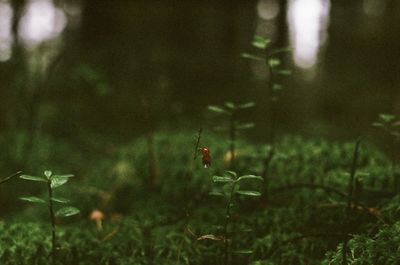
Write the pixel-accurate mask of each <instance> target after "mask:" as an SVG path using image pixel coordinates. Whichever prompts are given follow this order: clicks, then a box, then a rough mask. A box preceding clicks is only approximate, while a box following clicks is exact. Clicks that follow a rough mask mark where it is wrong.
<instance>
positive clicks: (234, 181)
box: [210, 171, 263, 265]
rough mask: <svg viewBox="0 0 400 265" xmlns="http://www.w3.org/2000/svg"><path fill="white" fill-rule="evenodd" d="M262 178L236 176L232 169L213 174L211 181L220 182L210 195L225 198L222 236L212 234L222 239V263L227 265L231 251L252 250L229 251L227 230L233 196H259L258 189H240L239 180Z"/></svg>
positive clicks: (233, 200)
mask: <svg viewBox="0 0 400 265" xmlns="http://www.w3.org/2000/svg"><path fill="white" fill-rule="evenodd" d="M262 180H263V178H262V177H260V176H255V175H244V176H240V177H238V175H237V174H236V172H233V171H226V174H225V175H223V176H214V177H213V182H214V183H216V184H222V187H221V185H219V186H218V187H217V188H220V189H219V190H218V189H216V190H214V191H213V192H211V193H210V195H216V196H223V197H225V199H226V204H225V222H224V224H223V234H222V236H214V237H215V238H220V239H222V240H223V241H224V250H223V261H224V262H223V264H224V265H228V264H229V256H230V255H231V253H237V254H251V253H252V250H249V249H241V250H235V251H231V250H230V247H229V245H230V243H232V242H231V233H230V230H229V226H230V223H231V210H232V207H233V206H234V203H235V198H236V196H238V195H242V196H248V197H259V196H261V193H260V192H259V191H255V190H242V189H241V188H240V184H241V182H244V181H262Z"/></svg>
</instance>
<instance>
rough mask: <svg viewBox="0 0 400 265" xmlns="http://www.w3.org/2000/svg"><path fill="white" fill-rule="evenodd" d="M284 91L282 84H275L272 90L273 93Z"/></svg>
mask: <svg viewBox="0 0 400 265" xmlns="http://www.w3.org/2000/svg"><path fill="white" fill-rule="evenodd" d="M282 89H283V86H282V85H281V84H273V86H272V90H273V91H280V90H282Z"/></svg>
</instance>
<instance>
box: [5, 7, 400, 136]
mask: <svg viewBox="0 0 400 265" xmlns="http://www.w3.org/2000/svg"><path fill="white" fill-rule="evenodd" d="M39 2H40V3H45V4H44V5H42V6H41V7H39V8H38V7H37V6H36V9H37V10H36V11H37V12H38V13H39V14H42V16H43V17H46V14H48V13H49V12H50V13H51V12H54V10H56V9H55V8H57V10H58V11H57V12H58V13H56V14H58V18H57V15H56V16H55V20H49V21H50V22H47V24H50V25H53V26H54V25H56V24H57V23H58V24H59V21H60V18H59V16H64V17H65V25H64V27H61V28H62V29H63V30H60V29H59V30H58V31H59V34H58V33H57V32H56V33H54V32H53V35H52V36H50V37H47V39H46V40H39V41H37V42H36V43H33V44H32V43H30V41H29V40H26V39H27V37H26V36H24V34H25V35H26V32H25V31H24V30H23V20H24V16H27V14H28V13H29V9H30V8H32V3H39ZM0 3H1V8H3V11H4V10H5V9H7V8H11V10H12V12H13V17H12V19H9V20H7V17H6V16H4V15H2V20H1V21H0V26H1V28H2V31H3V32H4V31H7V28H10V34H9V35H8V37H6V38H5V37H3V38H2V39H0V41H1V43H2V47H6V48H3V54H2V55H1V53H0V58H2V61H1V62H0V111H1V115H0V133H1V132H3V133H4V132H7V131H14V130H26V131H27V132H29V133H30V134H40V133H48V134H51V135H54V136H56V137H61V138H66V139H73V138H74V137H76V136H77V135H79V134H81V133H89V134H96V135H102V136H104V137H106V138H109V139H110V141H113V140H115V141H122V142H124V141H129V140H131V139H132V138H134V137H135V136H138V135H141V134H142V133H143V132H145V131H146V130H147V129H148V128H149V126H151V127H154V128H156V130H158V129H160V128H176V127H179V128H190V129H192V128H198V127H199V126H201V125H203V124H205V123H206V122H205V118H204V117H205V116H204V114H205V108H206V106H207V105H209V104H221V103H223V102H225V101H235V102H244V101H255V102H256V103H257V108H256V109H255V110H254V111H251V112H249V113H248V114H247V115H248V117H244V118H245V119H247V120H249V119H252V120H254V121H255V122H256V124H257V127H256V128H257V129H256V130H253V131H252V132H250V133H249V134H248V136H249V137H250V138H252V139H254V140H264V139H265V130H266V128H267V127H268V122H267V121H266V120H265V117H266V115H265V113H266V111H267V109H268V108H267V102H268V99H267V97H266V96H265V91H266V88H265V81H266V79H267V76H266V75H265V72H266V71H265V70H266V69H264V66H263V65H262V63H261V64H258V63H254V62H251V61H248V60H246V59H243V58H241V57H240V54H241V53H242V52H253V48H252V47H251V41H252V39H253V36H254V35H256V34H257V35H261V36H264V37H268V38H270V39H271V40H272V46H273V47H284V46H290V47H292V48H293V49H294V51H293V53H292V54H289V55H287V56H286V57H284V58H283V59H284V60H285V62H284V64H285V65H286V66H287V67H289V68H291V69H292V71H293V75H292V76H291V77H289V78H286V79H285V80H284V81H283V82H284V83H285V85H286V90H285V92H284V93H283V94H282V98H281V103H280V104H279V107H278V119H279V124H278V130H279V131H280V132H281V133H285V134H303V135H307V136H315V135H318V136H323V137H328V138H334V139H349V138H352V137H355V136H357V135H359V134H364V133H366V132H369V131H372V132H373V129H372V128H371V127H370V124H371V122H372V121H374V120H376V117H377V114H378V113H383V112H390V113H395V114H396V113H398V112H399V111H400V110H399V103H398V102H399V95H400V94H399V88H400V74H399V73H400V48H399V47H400V46H399V42H400V2H399V1H396V0H354V1H341V0H335V1H328V0H310V1H308V0H293V1H274V0H260V1H253V0H246V1H237V0H235V1H231V0H230V1H222V0H218V1H194V0H188V1H149V0H146V1H122V0H114V1H98V0H86V1H84V0H82V1H54V2H52V1H51V0H36V1H35V0H31V1H27V0H18V1H4V0H3V1H1V2H0ZM296 5H297V7H298V8H300V9H299V10H302V12H299V13H298V14H297V20H296V21H297V22H296V23H297V24H296V25H298V26H297V28H296V27H295V23H294V22H293V21H292V20H291V16H290V15H288V12H290V11H289V10H290V9H291V8H292V9H293V8H294V6H296ZM43 6H47V7H48V6H50V7H51V8H53V9H51V8H50V9H46V8H43ZM321 8H322V9H321ZM0 10H1V9H0ZM38 10H39V11H38ZM49 10H50V11H49ZM277 10H278V11H279V12H278V11H277ZM304 10H305V11H304ZM323 10H325V13H324V11H323ZM1 14H5V13H4V12H3V13H1ZM60 14H61V15H60ZM62 14H63V15H62ZM295 16H296V15H295ZM39 17H41V16H40V15H39ZM265 18H268V19H265ZM7 21H8V22H7ZM28 21H29V20H28ZM30 21H31V22H28V24H29V23H30V24H31V25H32V23H33V22H32V21H33V20H30ZM51 21H53V22H51ZM57 21H58V22H57ZM45 24H46V23H45ZM58 24H57V25H58ZM28 28H29V27H28ZM53 30H54V29H53ZM295 30H297V33H298V34H297V36H298V38H300V42H301V40H302V39H304V38H305V39H306V40H307V38H308V39H309V37H310V36H317V37H316V38H314V41H311V42H310V41H309V42H308V44H307V43H306V44H307V45H308V46H310V45H311V47H314V48H312V50H313V52H314V53H315V54H316V58H315V62H314V64H313V65H312V66H311V67H308V68H304V67H301V65H300V66H299V65H296V63H295V60H294V56H295V54H296V50H297V51H299V50H302V49H304V48H305V47H306V48H307V45H305V46H304V44H303V46H302V45H301V44H300V45H299V44H296V42H295V41H294V39H293V37H292V36H293V35H292V34H293V32H294V31H295ZM0 32H1V31H0ZM24 32H25V33H24ZM3 35H4V34H3ZM5 35H7V34H5ZM0 36H2V35H1V34H0ZM5 39H7V40H8V42H11V44H10V43H9V44H8V46H7V44H5V43H6V41H5ZM39 39H40V38H39ZM311 40H313V39H312V38H311ZM7 49H8V50H7ZM4 50H6V51H5V52H4ZM0 51H1V49H0ZM7 53H9V55H8V56H7ZM309 66H310V65H309ZM142 99H145V101H146V102H147V104H148V105H149V107H143V104H142V101H143V100H142ZM146 112H148V113H149V115H150V121H151V122H150V124H151V125H148V120H147V121H146V119H145V118H144V117H145V116H146V115H145V113H146Z"/></svg>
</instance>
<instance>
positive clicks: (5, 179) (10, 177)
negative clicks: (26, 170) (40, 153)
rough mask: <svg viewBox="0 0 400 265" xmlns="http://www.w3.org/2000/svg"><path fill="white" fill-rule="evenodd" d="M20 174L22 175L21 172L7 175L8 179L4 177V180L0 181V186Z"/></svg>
mask: <svg viewBox="0 0 400 265" xmlns="http://www.w3.org/2000/svg"><path fill="white" fill-rule="evenodd" d="M21 174H22V171H18V172H15V173H13V174H11V175H9V176H8V177H6V178H4V179H1V180H0V184H3V183H5V182H7V181H9V180H11V179H12V178H14V177H16V176H18V175H21Z"/></svg>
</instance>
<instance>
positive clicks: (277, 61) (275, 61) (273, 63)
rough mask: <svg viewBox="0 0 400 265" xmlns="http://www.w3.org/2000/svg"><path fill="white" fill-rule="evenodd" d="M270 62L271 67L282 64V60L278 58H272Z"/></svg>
mask: <svg viewBox="0 0 400 265" xmlns="http://www.w3.org/2000/svg"><path fill="white" fill-rule="evenodd" d="M268 64H269V66H270V67H271V68H274V67H276V66H278V65H280V64H281V61H280V60H279V59H276V58H271V59H269V60H268Z"/></svg>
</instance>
